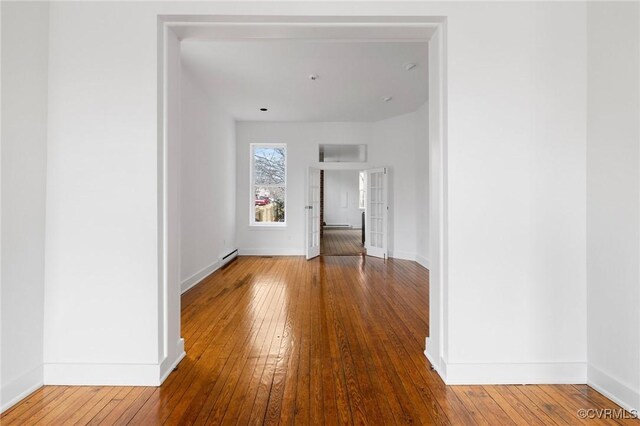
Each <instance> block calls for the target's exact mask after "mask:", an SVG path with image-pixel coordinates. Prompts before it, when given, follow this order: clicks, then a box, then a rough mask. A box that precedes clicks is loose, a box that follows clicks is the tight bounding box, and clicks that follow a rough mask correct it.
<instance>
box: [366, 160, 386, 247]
mask: <svg viewBox="0 0 640 426" xmlns="http://www.w3.org/2000/svg"><path fill="white" fill-rule="evenodd" d="M365 177H366V194H365V195H366V202H365V237H364V238H365V242H364V247H365V249H366V250H367V256H374V257H381V258H383V259H386V258H387V257H388V252H387V239H388V237H387V232H388V224H387V218H388V214H389V204H388V189H387V169H386V168H379V169H370V170H365Z"/></svg>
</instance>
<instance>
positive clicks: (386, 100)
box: [382, 96, 393, 102]
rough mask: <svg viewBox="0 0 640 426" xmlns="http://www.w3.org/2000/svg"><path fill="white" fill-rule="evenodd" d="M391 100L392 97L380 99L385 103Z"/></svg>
mask: <svg viewBox="0 0 640 426" xmlns="http://www.w3.org/2000/svg"><path fill="white" fill-rule="evenodd" d="M392 99H393V97H392V96H384V97H383V98H382V100H383V101H385V102H389V101H390V100H392Z"/></svg>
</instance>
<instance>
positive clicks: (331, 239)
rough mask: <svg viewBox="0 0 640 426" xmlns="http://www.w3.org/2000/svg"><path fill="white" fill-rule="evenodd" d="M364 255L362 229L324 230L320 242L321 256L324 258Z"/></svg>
mask: <svg viewBox="0 0 640 426" xmlns="http://www.w3.org/2000/svg"><path fill="white" fill-rule="evenodd" d="M364 253H365V250H364V247H363V246H362V230H361V229H331V228H325V229H324V232H323V235H322V239H321V240H320V254H322V255H324V256H351V255H361V254H364Z"/></svg>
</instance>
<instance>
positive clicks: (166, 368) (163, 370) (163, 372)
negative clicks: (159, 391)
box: [160, 338, 187, 384]
mask: <svg viewBox="0 0 640 426" xmlns="http://www.w3.org/2000/svg"><path fill="white" fill-rule="evenodd" d="M176 354H178V355H177V356H176V358H175V359H174V360H173V362H171V364H168V362H169V360H168V358H165V360H164V361H163V362H162V364H161V365H160V384H162V383H163V382H164V381H165V380H166V379H167V377H169V374H171V372H172V371H173V370H174V369H175V368H176V367H177V366H178V364H180V361H182V360H183V359H184V357H185V356H187V353H186V352H185V351H184V339H183V338H180V339H178V341H177V342H176Z"/></svg>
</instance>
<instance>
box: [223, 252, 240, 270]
mask: <svg viewBox="0 0 640 426" xmlns="http://www.w3.org/2000/svg"><path fill="white" fill-rule="evenodd" d="M237 257H238V249H235V250H234V251H232V252H231V253H229V254H228V255H226V256H224V257H223V258H222V265H221V267H222V268H224V267H225V266H227V265H228V264H229V263H231V262H233V261H234V260H235V259H236V258H237Z"/></svg>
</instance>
